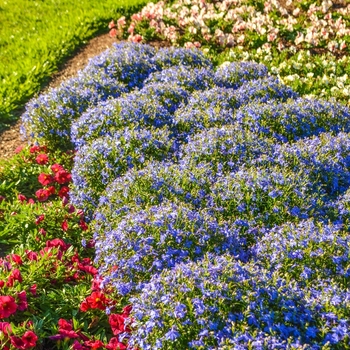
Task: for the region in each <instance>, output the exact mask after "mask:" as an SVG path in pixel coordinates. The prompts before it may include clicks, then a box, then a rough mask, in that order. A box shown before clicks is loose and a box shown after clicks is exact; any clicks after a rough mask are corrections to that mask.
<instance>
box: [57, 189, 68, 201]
mask: <svg viewBox="0 0 350 350" xmlns="http://www.w3.org/2000/svg"><path fill="white" fill-rule="evenodd" d="M68 192H69V187H67V186H63V187H62V188H61V189H60V190H59V191H58V195H59V196H60V197H61V198H63V197H68Z"/></svg>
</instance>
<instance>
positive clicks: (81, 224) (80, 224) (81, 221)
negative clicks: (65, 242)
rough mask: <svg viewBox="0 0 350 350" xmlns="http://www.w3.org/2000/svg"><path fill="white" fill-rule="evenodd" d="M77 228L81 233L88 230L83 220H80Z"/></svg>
mask: <svg viewBox="0 0 350 350" xmlns="http://www.w3.org/2000/svg"><path fill="white" fill-rule="evenodd" d="M79 226H80V228H81V229H82V230H83V231H87V230H88V228H89V226H88V225H87V223H86V222H85V221H84V220H83V219H80V221H79Z"/></svg>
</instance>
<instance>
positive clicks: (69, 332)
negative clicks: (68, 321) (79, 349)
mask: <svg viewBox="0 0 350 350" xmlns="http://www.w3.org/2000/svg"><path fill="white" fill-rule="evenodd" d="M58 331H59V333H60V335H62V336H63V337H64V338H69V339H76V338H79V335H78V334H77V333H76V332H74V331H73V330H67V329H59V330H58Z"/></svg>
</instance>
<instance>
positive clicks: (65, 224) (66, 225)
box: [61, 220, 68, 232]
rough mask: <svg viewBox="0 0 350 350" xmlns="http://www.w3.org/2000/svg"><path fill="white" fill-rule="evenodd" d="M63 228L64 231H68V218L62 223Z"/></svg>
mask: <svg viewBox="0 0 350 350" xmlns="http://www.w3.org/2000/svg"><path fill="white" fill-rule="evenodd" d="M61 228H62V230H63V231H64V232H67V231H68V222H67V220H64V221H63V222H62V224H61Z"/></svg>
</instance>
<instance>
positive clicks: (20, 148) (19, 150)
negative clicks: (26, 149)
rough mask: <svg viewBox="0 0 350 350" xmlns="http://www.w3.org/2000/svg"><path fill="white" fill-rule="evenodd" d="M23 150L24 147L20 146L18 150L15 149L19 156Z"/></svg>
mask: <svg viewBox="0 0 350 350" xmlns="http://www.w3.org/2000/svg"><path fill="white" fill-rule="evenodd" d="M22 149H23V146H18V147H17V148H16V149H15V153H16V154H18V153H20V152H21V151H22Z"/></svg>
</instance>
